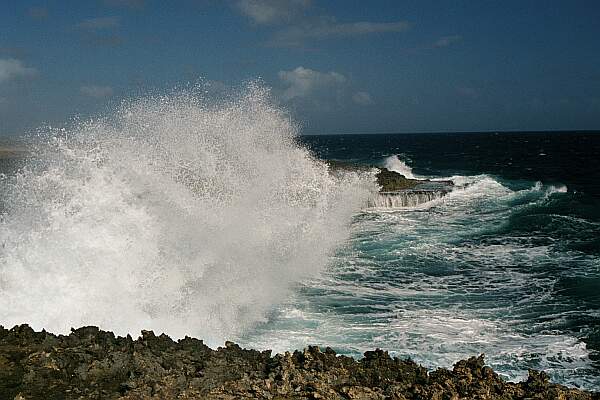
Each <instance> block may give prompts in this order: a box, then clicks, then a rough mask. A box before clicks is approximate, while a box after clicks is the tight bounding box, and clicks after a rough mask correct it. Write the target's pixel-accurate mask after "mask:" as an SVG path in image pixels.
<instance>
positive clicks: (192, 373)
mask: <svg viewBox="0 0 600 400" xmlns="http://www.w3.org/2000/svg"><path fill="white" fill-rule="evenodd" d="M240 398H247V399H273V400H275V399H278V400H281V399H397V400H409V399H440V400H442V399H449V400H456V399H481V400H485V399H490V400H491V399H504V400H509V399H557V400H558V399H573V400H580V399H581V400H600V395H599V394H598V393H595V394H594V393H589V392H585V391H581V390H577V389H569V388H566V387H564V386H561V385H556V384H552V383H550V382H549V379H548V376H547V375H546V374H544V373H543V372H536V371H530V374H529V378H528V379H527V381H525V382H521V383H507V382H505V381H503V380H502V379H501V378H500V377H499V376H498V375H497V374H496V373H495V372H494V371H492V369H491V368H489V367H486V366H485V363H484V358H483V355H481V356H479V357H472V358H470V359H468V360H463V361H459V362H458V363H456V365H455V366H454V368H453V370H452V371H449V370H446V369H438V370H436V371H433V372H430V373H429V372H428V371H427V370H426V369H425V368H423V367H421V366H419V365H418V364H416V363H414V362H413V361H410V360H400V359H398V358H392V357H390V356H389V354H388V353H387V352H384V351H381V350H375V351H368V352H366V353H365V354H364V358H363V359H361V360H354V359H353V358H350V357H346V356H338V355H336V354H335V352H334V351H333V350H332V349H330V348H325V350H324V351H322V350H321V349H320V348H319V347H316V346H309V347H308V348H307V349H305V350H304V351H294V352H293V353H287V352H286V353H285V354H277V355H275V356H271V352H270V351H263V352H259V351H256V350H246V349H242V348H241V347H240V346H238V345H236V344H234V343H232V342H226V343H225V347H219V348H218V349H217V350H212V349H210V348H209V347H208V346H206V345H205V344H204V343H203V342H202V341H201V340H197V339H192V338H189V337H186V338H185V339H181V340H179V341H177V342H175V341H173V340H171V338H169V337H168V336H166V335H164V334H163V335H160V336H156V335H154V333H153V332H150V331H142V335H141V337H140V338H138V339H137V340H133V339H132V338H131V337H130V336H127V337H125V338H123V337H115V335H114V334H112V333H111V332H104V331H102V330H99V329H98V328H96V327H84V328H80V329H75V330H72V332H71V334H70V335H68V336H63V335H59V336H55V335H53V334H50V333H48V332H45V331H42V332H34V331H33V329H31V328H30V327H29V326H27V325H21V326H16V327H14V328H13V329H10V330H7V329H4V328H2V327H0V399H2V400H4V399H19V400H25V399H48V400H58V399H61V400H62V399H66V400H68V399H121V400H140V399H157V400H158V399H161V400H162V399H164V400H169V399H223V400H225V399H228V400H229V399H231V400H233V399H240Z"/></svg>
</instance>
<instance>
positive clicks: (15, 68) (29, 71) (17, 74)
mask: <svg viewBox="0 0 600 400" xmlns="http://www.w3.org/2000/svg"><path fill="white" fill-rule="evenodd" d="M36 74H37V70H36V69H35V68H31V67H26V66H25V65H24V64H23V62H22V61H21V60H16V59H14V58H5V59H0V83H2V82H6V81H10V80H12V79H17V78H27V77H32V76H35V75H36Z"/></svg>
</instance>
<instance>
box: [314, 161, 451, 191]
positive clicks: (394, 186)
mask: <svg viewBox="0 0 600 400" xmlns="http://www.w3.org/2000/svg"><path fill="white" fill-rule="evenodd" d="M326 162H327V164H328V165H329V168H330V170H331V171H332V172H334V173H335V172H336V171H368V170H370V169H373V168H375V169H376V170H377V173H376V174H375V177H376V178H377V184H378V185H379V187H380V190H379V192H380V193H397V192H405V191H432V190H439V191H445V192H448V191H450V190H451V189H452V186H454V182H452V181H431V180H429V179H411V178H407V177H405V176H404V175H402V174H399V173H398V172H396V171H390V170H389V169H387V168H384V167H377V166H374V165H360V164H353V163H349V162H344V161H337V160H327V161H326Z"/></svg>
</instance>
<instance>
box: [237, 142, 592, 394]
mask: <svg viewBox="0 0 600 400" xmlns="http://www.w3.org/2000/svg"><path fill="white" fill-rule="evenodd" d="M553 135H555V136H552V134H551V135H543V134H539V135H538V136H535V135H516V134H514V135H513V137H512V138H510V140H512V141H513V142H514V143H513V145H514V146H515V151H513V152H512V153H511V156H512V157H513V163H514V164H517V165H519V168H518V169H516V170H515V169H512V168H510V167H507V166H506V165H503V164H502V163H500V162H497V159H498V158H501V157H505V156H506V154H505V153H506V148H507V146H508V145H505V146H499V145H498V143H496V142H494V140H493V136H491V135H489V136H487V137H486V136H485V135H479V136H476V135H473V136H469V135H462V137H460V135H457V136H451V135H446V136H444V135H440V137H438V138H437V143H436V140H435V139H436V138H435V137H431V136H429V137H424V138H419V137H417V136H416V135H414V136H410V135H407V136H408V138H407V136H401V135H397V136H396V137H393V136H392V135H389V136H390V137H387V138H369V137H365V136H366V135H365V136H363V137H356V138H353V137H345V138H339V137H338V138H336V137H325V138H316V137H313V138H308V139H306V140H307V142H309V145H310V146H311V147H312V148H313V149H314V150H315V151H316V152H317V153H319V154H320V155H321V156H324V157H329V158H335V159H338V160H340V159H345V160H352V161H354V162H362V163H371V164H380V165H383V164H387V165H388V166H389V165H394V164H395V165H396V167H397V169H398V170H399V172H404V173H405V174H411V173H412V174H415V175H417V176H418V177H430V178H445V179H447V178H450V179H452V180H453V181H454V182H455V184H456V185H457V186H458V187H457V188H456V189H455V190H454V191H453V192H451V193H450V194H449V195H447V196H446V197H444V198H443V199H442V200H440V201H434V202H431V203H426V204H425V205H422V206H420V207H418V208H414V209H402V210H393V209H389V210H364V211H363V212H361V213H359V214H357V215H356V216H355V218H354V220H353V223H352V227H351V228H352V237H351V239H350V241H349V242H348V243H347V245H346V246H345V247H344V248H342V249H341V250H339V251H338V252H337V253H336V254H335V255H334V256H332V258H331V262H330V266H329V268H328V269H327V271H326V272H325V273H324V274H323V275H322V276H321V277H320V278H318V279H315V280H312V281H309V282H305V283H303V284H302V285H300V286H298V287H297V289H296V290H295V292H294V294H293V295H292V296H291V297H290V298H289V299H288V300H287V301H286V302H285V303H284V304H282V305H281V306H280V307H278V308H277V309H276V310H274V311H273V312H272V314H271V315H270V316H269V318H268V319H267V320H266V321H264V322H263V323H262V324H260V325H258V326H256V328H255V329H254V330H253V331H252V332H250V333H248V334H246V335H244V336H243V337H241V338H240V341H242V342H243V343H244V344H247V345H251V346H255V347H264V348H273V347H274V348H275V350H278V351H284V350H286V349H289V348H302V347H304V346H305V345H306V344H307V343H315V344H321V345H329V346H332V347H333V348H334V349H335V350H337V351H338V352H341V353H344V354H349V355H353V356H357V357H360V355H361V354H362V352H364V351H366V350H369V349H372V348H374V347H380V348H383V349H386V350H389V351H390V352H392V353H393V354H395V355H398V356H400V357H410V358H413V359H414V360H416V361H418V362H420V363H423V364H424V365H426V366H428V367H431V368H434V367H438V366H450V365H452V364H453V363H454V362H456V361H457V360H459V359H462V358H465V357H468V356H471V355H475V354H480V353H485V354H486V360H487V362H488V364H489V365H491V366H492V367H494V369H496V370H497V371H498V372H500V373H501V374H502V375H503V376H505V377H506V378H507V379H521V378H523V377H524V376H526V374H527V369H528V368H536V369H543V370H545V371H546V372H547V373H548V374H549V375H550V376H551V378H552V379H553V380H554V381H556V382H560V383H563V384H567V385H570V386H578V387H583V388H588V389H593V390H598V389H600V366H599V363H598V361H599V352H598V350H599V349H600V346H599V342H600V244H599V243H600V242H599V238H600V218H599V208H598V205H599V204H600V203H599V202H598V198H597V197H596V194H597V192H595V190H597V187H596V186H595V185H597V183H596V180H595V179H591V178H590V177H589V176H587V175H586V176H578V175H577V173H576V171H575V172H574V171H573V170H582V171H583V170H584V169H585V173H586V174H590V175H591V176H592V177H593V176H594V174H596V173H597V170H598V164H594V163H593V161H594V160H596V161H598V160H600V157H598V158H596V157H597V156H598V153H597V152H596V149H598V144H599V143H600V135H596V136H593V135H591V139H589V138H585V139H581V138H578V137H577V136H576V134H571V137H570V138H571V140H570V141H569V140H566V139H565V137H564V135H566V134H563V135H562V136H560V135H559V134H553ZM457 137H458V138H459V139H460V140H458V139H457ZM490 137H491V140H490ZM567 139H569V136H567ZM369 140H370V141H371V142H369ZM461 140H462V146H458V144H460V141H461ZM503 140H505V139H503ZM394 141H396V142H394ZM565 141H566V143H567V145H565ZM422 142H426V144H427V146H428V147H429V148H430V149H431V148H435V149H438V150H437V152H438V153H443V152H444V151H445V152H447V153H448V154H452V157H455V158H456V160H457V162H455V163H454V164H452V163H449V162H448V158H445V159H444V160H441V161H440V157H441V155H438V154H432V153H435V152H431V151H420V149H421V147H420V146H422V148H425V147H426V146H425V144H423V143H422ZM369 143H370V144H369ZM394 143H396V144H397V145H396V146H395V145H394ZM398 143H400V144H398ZM452 143H456V144H457V148H456V149H454V148H453V145H452ZM519 143H520V144H521V145H520V146H519V147H517V144H519ZM568 143H571V145H568ZM581 143H583V144H584V145H582V144H581ZM590 143H591V144H592V145H590ZM411 146H412V147H411ZM486 146H487V147H486ZM528 146H529V147H531V148H533V150H532V151H526V150H527V148H528ZM541 146H544V148H543V149H542V148H541ZM578 146H579V147H578ZM594 146H596V147H594ZM488 147H489V148H488ZM523 148H525V149H526V150H523ZM399 150H402V152H401V151H399ZM530 150H531V149H530ZM461 151H462V152H463V156H462V157H461V156H460V154H459V153H460V152H461ZM573 152H579V156H578V158H577V159H573V160H571V164H572V168H568V166H567V167H566V168H565V165H566V164H569V163H568V162H567V160H566V158H567V156H568V155H569V154H570V153H573ZM495 153H496V154H495ZM519 154H523V156H522V157H521V158H519V157H518V155H519ZM539 154H544V155H543V156H540V155H539ZM478 157H479V158H487V159H483V160H478V162H471V163H465V162H464V160H473V159H477V158H478ZM527 157H531V160H527V159H526V158H527ZM586 157H587V158H586ZM494 158H496V160H494ZM540 159H542V161H540ZM557 160H559V161H557ZM582 160H583V163H584V165H583V166H582V165H581V163H582ZM390 163H391V164H390ZM528 163H529V165H528ZM419 166H421V168H419ZM453 166H454V168H453ZM469 166H470V167H471V170H469V169H468V167H469ZM494 166H496V170H494ZM411 167H412V168H411ZM583 167H585V168H583ZM498 169H500V170H501V171H498ZM502 169H503V170H502ZM519 171H522V173H521V176H518V174H519ZM557 171H558V172H557ZM536 174H537V175H536ZM595 176H596V177H600V175H595ZM572 177H575V178H572Z"/></svg>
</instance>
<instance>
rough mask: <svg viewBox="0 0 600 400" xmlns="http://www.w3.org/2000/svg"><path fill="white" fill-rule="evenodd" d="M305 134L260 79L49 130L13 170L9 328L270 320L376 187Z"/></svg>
mask: <svg viewBox="0 0 600 400" xmlns="http://www.w3.org/2000/svg"><path fill="white" fill-rule="evenodd" d="M297 132H298V128H297V126H296V125H295V124H294V122H293V121H292V120H291V119H290V118H289V116H288V115H287V114H286V113H285V112H284V111H283V110H281V109H280V108H278V107H276V106H275V105H274V104H273V103H272V102H271V101H270V97H269V92H268V90H267V89H265V88H264V87H261V86H260V85H255V84H251V85H249V86H248V88H246V89H245V90H243V91H242V93H240V94H238V95H235V96H231V97H229V98H227V99H224V100H223V99H222V100H219V101H215V100H210V99H208V98H205V97H203V95H202V90H197V89H194V90H188V91H184V92H179V93H175V94H170V95H165V96H155V97H147V98H142V99H137V100H133V101H128V102H125V103H123V104H122V105H121V106H119V107H118V109H117V110H116V111H115V112H114V113H112V114H110V115H108V116H106V117H102V118H96V119H91V120H88V121H84V122H78V123H75V124H74V126H73V127H71V128H69V129H66V130H50V131H49V132H47V133H46V134H45V135H43V136H44V138H43V140H40V141H39V143H38V144H37V145H36V147H35V150H33V151H32V152H31V153H32V156H31V158H30V160H29V161H28V162H27V165H26V166H25V167H24V168H23V169H21V170H20V171H19V172H18V173H17V174H14V175H10V176H3V177H2V179H1V181H0V183H1V185H2V194H1V196H2V203H3V204H5V207H6V209H5V210H4V211H3V214H2V219H1V224H0V243H1V246H2V247H1V248H0V324H2V325H5V326H12V325H15V324H21V323H29V324H31V325H32V326H33V327H35V328H37V329H39V328H45V329H48V330H51V331H53V332H60V333H64V332H68V331H69V329H70V328H71V327H79V326H82V325H98V326H100V327H102V328H104V329H110V330H113V331H115V332H116V333H117V334H126V333H131V334H134V335H135V334H138V333H139V331H140V330H141V329H153V330H155V331H157V332H165V333H167V334H169V335H172V336H174V337H182V336H184V335H194V336H198V337H202V338H204V339H205V340H207V341H208V342H209V343H213V344H219V343H222V340H224V339H225V338H228V337H232V336H234V335H236V334H239V333H240V332H243V330H244V329H246V328H247V327H249V326H251V325H253V324H255V323H257V322H259V321H261V320H262V319H263V318H264V315H265V313H266V312H267V311H268V310H269V308H270V307H272V306H273V304H275V303H277V302H278V301H280V300H281V299H282V298H284V296H285V295H286V293H287V291H288V290H289V288H290V286H291V285H293V284H294V283H295V282H298V281H300V280H302V279H305V278H307V277H310V276H314V275H315V274H317V273H318V272H319V271H320V270H322V268H323V267H324V266H325V265H326V264H327V260H328V256H329V255H330V254H331V253H332V252H333V251H334V249H335V248H336V247H337V246H339V245H340V244H341V243H343V241H344V240H345V239H346V238H347V235H348V226H347V225H348V224H349V221H350V218H351V216H352V214H353V213H354V212H355V211H356V210H357V209H359V208H360V206H361V205H362V204H364V202H365V201H366V199H367V198H368V197H369V196H370V194H371V193H372V192H373V191H374V190H376V187H375V186H374V183H373V177H372V176H370V175H369V174H367V173H360V174H359V173H357V172H353V173H351V172H349V173H345V174H344V175H343V176H332V175H331V174H329V173H328V168H327V166H326V164H324V163H323V162H321V161H318V160H316V159H315V158H314V157H313V156H312V155H311V153H310V152H308V151H307V150H305V149H304V148H303V147H301V146H299V145H297V143H296V141H295V136H296V134H297Z"/></svg>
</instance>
